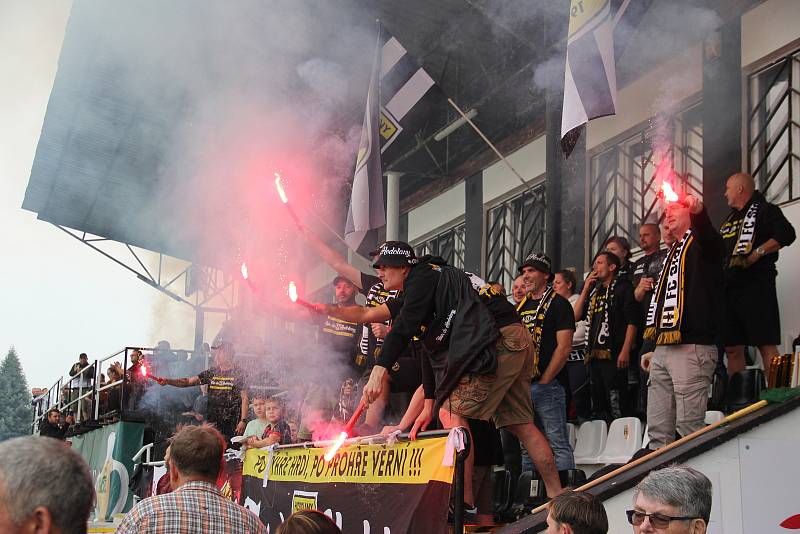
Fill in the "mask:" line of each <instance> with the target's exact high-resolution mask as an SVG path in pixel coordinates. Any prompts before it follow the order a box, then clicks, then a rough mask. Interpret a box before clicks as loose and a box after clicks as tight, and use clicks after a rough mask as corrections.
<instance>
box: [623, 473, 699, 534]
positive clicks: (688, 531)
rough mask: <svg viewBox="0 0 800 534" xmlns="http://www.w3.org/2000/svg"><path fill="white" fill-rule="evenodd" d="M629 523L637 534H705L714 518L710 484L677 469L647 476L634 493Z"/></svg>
mask: <svg viewBox="0 0 800 534" xmlns="http://www.w3.org/2000/svg"><path fill="white" fill-rule="evenodd" d="M627 514H628V521H629V522H630V523H631V524H632V525H633V532H634V534H639V533H642V534H646V533H654V532H657V533H661V534H705V533H706V530H707V529H708V520H709V517H710V515H711V481H710V480H709V479H708V477H706V476H705V475H704V474H703V473H701V472H699V471H697V470H695V469H692V468H691V467H686V466H681V465H675V466H671V467H665V468H664V469H660V470H658V471H653V472H651V473H650V474H648V475H647V476H646V477H645V478H644V479H643V480H642V481H641V482H639V485H637V486H636V489H635V490H634V492H633V510H628V511H627Z"/></svg>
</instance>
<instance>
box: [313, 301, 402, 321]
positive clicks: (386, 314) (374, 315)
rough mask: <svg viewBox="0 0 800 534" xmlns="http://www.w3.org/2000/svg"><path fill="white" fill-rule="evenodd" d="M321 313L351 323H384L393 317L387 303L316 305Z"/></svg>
mask: <svg viewBox="0 0 800 534" xmlns="http://www.w3.org/2000/svg"><path fill="white" fill-rule="evenodd" d="M314 306H315V307H316V308H317V310H319V311H320V313H324V314H325V315H330V316H331V317H338V318H339V319H343V320H345V321H350V322H351V323H382V322H384V321H388V320H389V319H391V318H392V314H391V312H390V311H389V307H388V306H387V305H386V304H381V305H380V306H331V305H329V304H315V305H314Z"/></svg>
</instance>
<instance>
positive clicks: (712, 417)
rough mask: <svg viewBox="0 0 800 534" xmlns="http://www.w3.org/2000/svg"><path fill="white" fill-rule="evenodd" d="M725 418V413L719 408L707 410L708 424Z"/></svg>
mask: <svg viewBox="0 0 800 534" xmlns="http://www.w3.org/2000/svg"><path fill="white" fill-rule="evenodd" d="M723 419H725V414H724V413H722V412H719V411H717V410H709V411H707V412H706V418H705V423H706V424H707V425H713V424H714V423H716V422H717V421H722V420H723Z"/></svg>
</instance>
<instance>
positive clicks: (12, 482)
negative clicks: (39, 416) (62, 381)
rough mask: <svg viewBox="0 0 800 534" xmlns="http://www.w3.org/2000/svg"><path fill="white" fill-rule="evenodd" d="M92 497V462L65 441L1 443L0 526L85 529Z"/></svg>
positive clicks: (65, 531) (71, 533) (7, 529)
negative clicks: (82, 456) (88, 463)
mask: <svg viewBox="0 0 800 534" xmlns="http://www.w3.org/2000/svg"><path fill="white" fill-rule="evenodd" d="M93 503H94V483H93V482H92V475H91V474H90V473H89V466H87V465H86V462H84V461H83V459H82V458H81V457H80V455H79V454H78V453H76V452H74V451H72V450H71V449H70V448H69V447H65V446H64V444H63V443H62V442H58V441H56V440H54V439H46V438H42V437H38V436H27V437H22V438H14V439H9V440H7V441H4V442H2V443H0V532H3V533H12V532H37V533H53V534H56V533H61V534H78V533H85V532H86V526H87V522H88V520H89V513H90V512H91V509H92V504H93Z"/></svg>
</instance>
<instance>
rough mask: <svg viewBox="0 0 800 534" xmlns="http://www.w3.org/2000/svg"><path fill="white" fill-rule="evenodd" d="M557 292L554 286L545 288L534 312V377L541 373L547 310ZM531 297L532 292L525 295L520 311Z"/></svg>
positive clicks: (519, 305) (532, 329) (518, 308)
mask: <svg viewBox="0 0 800 534" xmlns="http://www.w3.org/2000/svg"><path fill="white" fill-rule="evenodd" d="M555 296H556V292H555V291H553V288H552V287H550V286H548V287H547V289H545V291H544V294H543V295H542V299H541V300H540V301H539V305H538V306H537V307H536V312H535V313H534V314H533V322H532V323H531V325H530V327H529V330H530V332H531V337H532V338H533V377H532V378H538V377H539V375H541V372H540V371H539V347H540V346H541V344H542V328H543V326H544V318H545V317H546V316H547V310H548V309H549V308H550V304H552V302H553V298H555ZM529 298H531V294H530V293H528V294H527V295H525V298H523V299H522V300H521V301H520V302H519V304H517V312H519V311H520V310H521V309H522V307H523V306H524V305H525V303H526V302H527V301H528V299H529Z"/></svg>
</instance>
